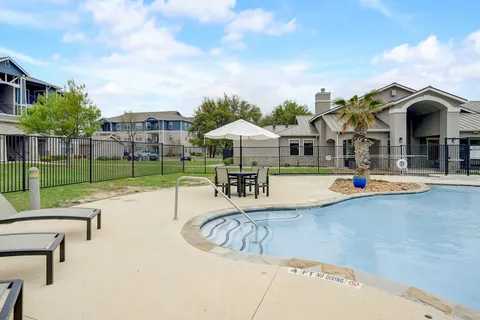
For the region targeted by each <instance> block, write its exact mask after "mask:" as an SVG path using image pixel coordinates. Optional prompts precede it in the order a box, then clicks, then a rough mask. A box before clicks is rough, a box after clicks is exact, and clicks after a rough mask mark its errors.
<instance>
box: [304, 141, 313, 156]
mask: <svg viewBox="0 0 480 320" xmlns="http://www.w3.org/2000/svg"><path fill="white" fill-rule="evenodd" d="M310 141H311V142H312V154H311V155H310V154H309V155H307V156H308V157H311V156H314V155H315V139H303V156H305V142H310Z"/></svg>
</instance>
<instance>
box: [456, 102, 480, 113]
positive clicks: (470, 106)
mask: <svg viewBox="0 0 480 320" xmlns="http://www.w3.org/2000/svg"><path fill="white" fill-rule="evenodd" d="M460 108H462V109H466V110H468V111H471V112H474V113H480V101H468V102H467V103H464V104H462V105H461V106H460Z"/></svg>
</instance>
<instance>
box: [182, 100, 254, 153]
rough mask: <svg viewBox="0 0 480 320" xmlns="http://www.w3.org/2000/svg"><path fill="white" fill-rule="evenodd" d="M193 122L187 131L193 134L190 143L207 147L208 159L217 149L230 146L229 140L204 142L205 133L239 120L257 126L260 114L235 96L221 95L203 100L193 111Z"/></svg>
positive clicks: (251, 105)
mask: <svg viewBox="0 0 480 320" xmlns="http://www.w3.org/2000/svg"><path fill="white" fill-rule="evenodd" d="M194 116H195V121H194V122H193V124H192V126H191V127H190V129H189V131H190V132H193V133H194V135H195V136H194V137H193V138H192V139H190V142H191V143H192V144H193V145H195V146H208V147H209V149H210V157H214V156H215V153H216V150H217V148H221V147H226V146H231V145H232V142H231V141H230V140H210V139H208V140H206V141H204V135H205V133H207V132H209V131H212V130H214V129H217V128H220V127H221V126H224V125H226V124H228V123H230V122H233V121H236V120H238V119H240V118H242V119H244V120H246V121H249V122H252V123H255V124H258V123H259V121H260V119H261V117H262V112H261V110H260V108H259V107H257V106H256V105H253V104H250V103H248V102H247V101H245V100H242V99H240V98H239V97H238V96H237V95H231V96H227V95H226V94H224V95H223V97H221V98H216V99H214V98H204V99H203V102H202V104H201V105H200V106H198V107H197V108H196V109H195V111H194Z"/></svg>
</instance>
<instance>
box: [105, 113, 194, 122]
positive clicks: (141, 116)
mask: <svg viewBox="0 0 480 320" xmlns="http://www.w3.org/2000/svg"><path fill="white" fill-rule="evenodd" d="M132 114H133V115H134V116H135V118H136V120H137V121H145V120H147V119H148V118H155V119H158V120H166V121H173V120H183V121H188V122H193V120H194V119H195V118H194V117H184V116H182V115H181V114H180V112H178V111H152V112H133V113H132ZM101 120H107V121H109V122H121V121H122V115H119V116H115V117H111V118H103V119H101Z"/></svg>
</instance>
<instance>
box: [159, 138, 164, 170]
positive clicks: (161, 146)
mask: <svg viewBox="0 0 480 320" xmlns="http://www.w3.org/2000/svg"><path fill="white" fill-rule="evenodd" d="M160 148H161V149H162V158H161V160H160V161H162V163H161V167H162V169H161V170H162V176H163V157H164V154H163V142H162V143H161V145H160Z"/></svg>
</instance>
